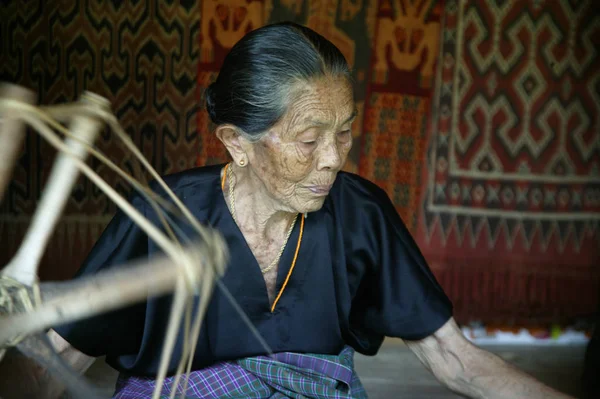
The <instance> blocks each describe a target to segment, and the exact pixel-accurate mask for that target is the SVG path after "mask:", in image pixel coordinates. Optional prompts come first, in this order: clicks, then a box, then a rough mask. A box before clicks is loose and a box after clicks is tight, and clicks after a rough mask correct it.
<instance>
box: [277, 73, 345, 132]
mask: <svg viewBox="0 0 600 399" xmlns="http://www.w3.org/2000/svg"><path fill="white" fill-rule="evenodd" d="M355 111H356V107H355V104H354V93H353V90H352V86H351V85H350V83H349V82H348V81H347V80H346V79H335V80H333V79H321V80H318V81H315V82H311V83H306V84H305V85H304V86H303V87H301V88H300V90H299V91H298V93H297V94H296V95H295V96H294V97H293V100H292V101H291V103H290V106H289V107H288V110H287V112H286V113H285V115H284V118H283V119H284V120H286V119H287V120H288V121H289V123H290V124H291V125H312V126H315V127H326V126H328V125H331V124H343V123H346V122H348V121H349V120H351V119H352V117H353V116H354V114H355Z"/></svg>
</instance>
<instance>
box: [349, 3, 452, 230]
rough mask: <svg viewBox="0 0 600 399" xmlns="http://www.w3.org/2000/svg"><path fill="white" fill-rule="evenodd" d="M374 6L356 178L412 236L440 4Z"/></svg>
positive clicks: (430, 92)
mask: <svg viewBox="0 0 600 399" xmlns="http://www.w3.org/2000/svg"><path fill="white" fill-rule="evenodd" d="M377 3H378V5H377V13H376V18H377V20H376V27H377V28H376V34H375V39H374V42H373V57H372V61H371V63H372V67H371V74H370V80H369V86H368V97H367V102H366V104H365V122H364V132H363V137H362V145H361V148H360V158H359V169H358V173H359V174H360V175H361V176H364V177H366V178H368V179H370V180H371V181H373V182H375V183H376V184H377V185H379V186H380V187H381V188H383V189H384V190H386V192H387V193H388V195H389V196H390V198H391V199H392V201H393V202H394V205H395V206H396V209H397V210H398V212H399V214H400V216H401V217H402V219H403V220H404V221H405V223H406V224H407V226H408V228H409V229H410V230H411V231H414V228H415V226H416V220H417V219H416V216H417V214H418V213H417V211H418V209H419V202H418V201H419V197H420V189H421V173H422V166H423V164H424V162H425V154H426V139H427V134H426V133H427V130H426V128H427V118H428V115H429V110H430V108H431V98H432V93H433V90H432V87H433V81H434V72H435V69H434V68H435V65H436V62H437V60H438V53H439V46H440V25H441V23H440V22H441V14H442V11H443V7H442V5H443V4H442V3H443V2H442V1H440V0H419V1H411V0H396V1H385V0H382V1H379V2H377Z"/></svg>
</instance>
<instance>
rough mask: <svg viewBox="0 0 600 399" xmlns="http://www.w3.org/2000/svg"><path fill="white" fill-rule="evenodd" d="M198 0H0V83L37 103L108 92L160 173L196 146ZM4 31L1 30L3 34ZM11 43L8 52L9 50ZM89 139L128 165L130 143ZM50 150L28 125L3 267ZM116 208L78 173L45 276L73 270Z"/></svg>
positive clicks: (122, 187)
mask: <svg viewBox="0 0 600 399" xmlns="http://www.w3.org/2000/svg"><path fill="white" fill-rule="evenodd" d="M199 7H200V6H199V3H198V2H197V1H181V2H171V3H165V2H155V1H150V0H143V1H135V2H120V1H102V0H91V1H87V0H86V1H84V0H77V1H69V2H55V1H36V2H23V1H20V0H9V1H4V2H3V3H2V6H1V7H0V14H1V16H2V27H3V34H2V35H0V48H2V49H7V51H0V81H8V82H12V83H15V84H18V85H21V86H24V87H27V88H29V89H31V90H32V91H34V92H35V93H38V95H39V97H38V99H37V101H38V102H39V103H40V104H45V105H48V104H57V103H63V102H71V101H74V100H76V99H77V98H79V97H80V95H81V93H82V92H83V91H85V90H90V91H92V92H94V93H97V94H99V95H101V96H103V97H106V98H107V99H108V100H109V101H110V103H111V105H112V109H113V110H114V112H115V115H116V116H117V118H118V119H119V122H120V123H121V125H122V126H123V128H124V129H125V130H126V131H127V133H128V134H129V135H130V136H131V138H132V139H133V141H134V142H135V144H136V145H137V146H138V148H140V150H141V151H142V152H143V154H144V156H145V157H146V158H147V159H148V160H149V161H150V162H151V163H152V164H153V166H154V167H155V168H156V169H157V171H158V172H159V173H161V174H165V173H172V172H176V171H179V170H182V169H186V168H189V167H191V166H193V165H194V163H195V160H196V153H197V151H198V144H197V136H196V134H195V133H196V125H195V123H194V122H195V120H196V119H195V112H196V110H197V108H198V104H197V100H196V98H197V95H196V87H195V84H194V82H195V79H196V74H197V60H198V54H199V47H200V45H199V43H198V40H194V38H195V37H196V35H197V32H198V27H199V25H200V21H199V14H200V12H199ZM4 33H6V34H4ZM9 49H10V50H9ZM95 144H96V146H97V147H98V148H99V149H100V150H101V151H102V152H104V153H105V154H107V155H108V156H109V157H110V158H111V159H112V160H114V161H115V162H116V163H117V165H118V166H119V167H121V168H123V169H124V170H126V171H128V172H130V173H134V170H133V169H132V168H133V165H135V161H134V159H133V155H132V154H131V152H130V151H127V150H125V149H124V148H122V147H121V146H120V145H119V140H115V139H114V137H113V134H112V132H109V131H106V132H104V133H103V134H101V135H100V136H99V138H98V140H97V141H96V143H95ZM55 154H56V153H55V151H54V150H53V149H52V148H51V147H50V146H49V145H48V144H47V143H46V142H45V141H44V139H42V138H41V137H40V136H39V135H38V134H34V133H29V134H28V137H27V140H26V141H25V145H24V148H23V153H22V156H21V158H20V160H19V162H18V163H17V165H16V168H15V173H14V176H13V180H12V181H11V185H10V187H9V189H8V192H7V193H6V196H5V198H4V200H3V201H2V203H1V204H0V242H1V243H2V251H0V265H5V264H6V263H7V262H8V259H10V257H11V256H12V255H13V254H14V252H15V251H16V248H17V247H18V245H19V244H20V243H21V240H22V238H23V235H24V234H25V231H26V229H27V228H28V227H29V225H30V222H31V215H32V214H33V212H34V210H35V208H36V206H37V201H38V200H39V198H40V194H41V192H42V190H43V187H44V185H45V183H46V181H47V178H48V174H49V172H50V170H51V166H52V162H53V161H54V157H55ZM90 165H91V166H92V167H93V168H94V169H95V170H96V171H97V172H98V173H99V174H100V176H102V178H104V179H106V181H107V182H108V183H109V184H110V185H111V186H112V187H115V188H116V189H117V190H118V191H119V192H121V193H125V192H126V190H129V188H128V187H129V186H128V185H127V184H125V183H124V182H123V181H122V180H121V179H120V178H119V177H118V176H117V175H116V174H114V173H111V172H110V171H108V170H107V169H106V168H104V167H100V166H99V165H98V163H97V161H90ZM115 210H116V207H115V206H114V204H113V203H112V202H111V201H110V200H108V198H107V197H106V196H105V195H104V194H103V193H102V192H101V191H100V190H99V189H97V188H96V187H95V186H94V185H93V184H91V182H90V181H89V180H88V179H84V178H82V179H80V180H79V181H78V183H77V185H76V186H75V188H74V191H73V194H72V195H71V196H70V198H69V202H68V204H67V208H66V210H65V214H64V216H63V217H62V218H61V220H60V222H59V223H58V225H57V227H56V229H55V230H54V233H53V236H52V240H51V242H50V245H49V246H48V251H47V252H46V254H45V257H44V259H43V261H42V263H41V266H40V277H41V278H42V279H67V278H70V277H72V276H73V274H74V272H75V271H76V270H77V268H78V267H79V265H80V264H81V262H82V261H83V259H84V258H85V256H86V255H87V253H88V252H89V250H90V249H91V247H92V245H93V244H94V242H95V241H96V240H97V239H98V237H99V235H100V233H101V232H102V230H103V229H104V227H105V225H106V223H108V221H109V220H110V218H111V217H112V216H113V215H114V213H115Z"/></svg>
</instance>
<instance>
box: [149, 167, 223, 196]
mask: <svg viewBox="0 0 600 399" xmlns="http://www.w3.org/2000/svg"><path fill="white" fill-rule="evenodd" d="M222 168H223V165H209V166H200V167H195V168H190V169H186V170H182V171H179V172H175V173H171V174H166V175H164V176H162V177H161V178H162V179H163V180H164V182H165V184H166V185H167V186H168V187H169V188H170V189H171V190H172V191H173V192H175V193H177V192H180V191H184V190H186V189H189V188H196V187H198V188H201V187H205V186H206V185H209V184H213V183H214V182H215V180H220V176H221V170H222ZM150 188H151V189H152V190H153V191H161V190H162V188H161V186H160V184H159V183H158V182H157V181H156V180H153V181H152V182H151V183H150Z"/></svg>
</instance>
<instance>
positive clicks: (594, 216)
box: [418, 0, 600, 324]
mask: <svg viewBox="0 0 600 399" xmlns="http://www.w3.org/2000/svg"><path fill="white" fill-rule="evenodd" d="M594 8H595V2H593V1H579V2H570V1H552V2H550V1H546V2H541V1H533V0H531V1H530V0H520V1H512V2H509V1H492V0H488V1H465V2H459V1H456V0H448V1H447V5H446V8H445V25H444V27H443V32H444V33H443V41H442V53H441V60H440V68H439V70H438V82H437V85H436V98H435V102H434V105H433V108H432V110H433V115H432V120H431V125H430V128H429V139H428V142H429V152H428V161H427V166H428V170H427V173H423V174H422V181H423V186H422V187H423V193H424V195H423V200H422V204H421V205H422V208H421V212H420V223H419V228H418V242H419V244H420V246H421V248H422V249H423V252H424V254H425V256H426V258H427V259H428V260H429V261H430V263H431V264H432V267H433V268H434V269H435V272H436V274H437V275H438V277H439V278H440V279H441V282H442V284H443V285H444V287H445V288H446V289H447V290H448V293H449V295H450V296H451V297H452V298H453V300H454V302H455V305H456V307H457V317H458V318H459V319H462V320H466V319H473V318H479V319H483V320H485V321H501V322H507V321H515V322H520V323H527V324H530V323H532V322H535V321H539V322H548V321H555V322H556V321H562V322H567V321H570V320H572V319H573V318H576V317H578V316H588V315H590V314H591V313H592V312H594V311H596V303H597V298H598V295H597V292H598V288H599V282H600V264H599V263H600V262H599V260H600V234H599V233H598V221H599V220H600V213H599V211H600V172H599V168H600V58H599V57H598V48H600V16H599V14H598V13H597V12H594Z"/></svg>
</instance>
